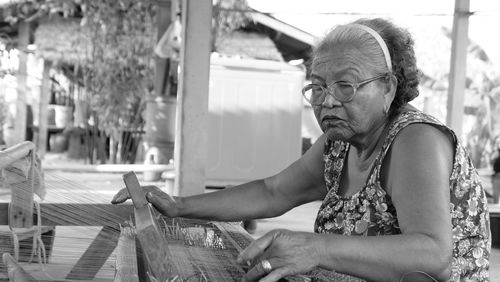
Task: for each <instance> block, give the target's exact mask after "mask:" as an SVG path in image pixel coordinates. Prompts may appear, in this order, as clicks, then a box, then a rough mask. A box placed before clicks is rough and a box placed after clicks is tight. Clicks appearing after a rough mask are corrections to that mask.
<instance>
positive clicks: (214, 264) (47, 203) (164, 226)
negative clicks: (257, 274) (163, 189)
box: [0, 142, 358, 282]
mask: <svg viewBox="0 0 500 282" xmlns="http://www.w3.org/2000/svg"><path fill="white" fill-rule="evenodd" d="M33 150H34V146H33V144H32V143H29V142H25V143H23V144H20V145H18V146H15V147H13V148H9V149H7V150H5V151H0V169H2V173H3V176H4V177H3V179H2V182H1V183H2V184H4V185H3V186H4V187H3V188H2V189H0V239H1V240H0V252H1V253H2V254H4V253H5V255H4V256H3V260H5V261H3V262H2V263H0V281H8V279H9V277H8V275H7V266H6V265H5V264H4V263H8V266H9V268H8V269H9V272H10V273H9V274H10V278H11V281H23V282H24V281H239V280H240V279H241V277H242V276H243V274H244V273H245V271H247V270H248V269H246V267H244V266H241V265H239V264H237V263H236V257H237V255H238V254H239V252H240V251H241V250H242V249H243V248H245V247H246V246H248V244H249V243H250V242H251V241H252V238H251V237H250V236H249V235H248V234H247V233H246V232H245V231H244V230H243V229H242V228H241V226H240V225H239V224H236V223H223V222H209V221H205V220H196V219H184V218H179V219H170V218H166V217H163V216H160V215H158V214H157V213H155V211H154V210H153V209H152V208H150V206H149V204H147V203H145V202H141V200H137V198H138V197H139V198H140V197H144V195H140V193H141V192H142V191H141V190H140V189H137V188H138V187H139V183H138V181H137V179H136V178H135V174H133V173H129V174H126V175H124V182H125V184H126V186H127V188H128V189H129V193H130V194H131V196H132V198H133V200H134V205H132V204H124V205H111V204H109V200H110V199H111V195H109V194H102V193H98V192H95V191H92V190H91V189H88V187H85V186H83V185H81V184H75V183H74V182H72V181H71V180H68V179H65V178H64V177H61V176H60V175H58V174H49V173H45V181H44V180H43V177H42V173H41V167H40V163H39V162H38V161H37V160H36V156H35V155H34V153H33ZM8 178H11V180H7V179H8ZM12 179H13V180H12ZM44 183H45V185H44ZM5 184H7V185H5ZM5 186H10V188H9V187H5ZM44 186H45V187H44ZM0 187H1V186H0ZM68 187H69V188H68ZM134 187H135V188H134ZM134 189H135V190H134ZM134 191H135V192H139V194H138V196H137V195H136V196H134V193H135V192H134ZM34 194H36V195H38V196H37V197H38V198H40V200H39V201H36V200H34ZM42 199H43V200H42ZM143 201H145V199H143ZM142 208H144V209H143V210H144V212H141V209H142ZM134 218H135V221H134V220H133V219H134ZM134 225H136V226H134ZM148 226H150V227H151V226H153V227H152V228H148ZM150 229H152V230H154V231H153V232H143V231H144V230H150ZM145 233H147V234H146V235H144V234H145ZM141 236H142V237H141ZM151 236H153V237H155V238H153V239H151ZM144 238H146V239H144ZM155 242H156V243H155ZM159 242H163V243H161V244H160V243H159ZM158 246H161V247H158ZM155 256H156V257H155ZM158 257H164V260H161V259H158ZM14 274H16V275H17V277H16V278H13V276H14ZM324 275H325V272H317V273H315V274H314V275H312V276H313V277H314V278H316V279H313V280H315V281H358V280H357V279H351V278H349V277H347V276H342V275H340V274H336V273H333V272H328V275H327V276H324ZM287 280H288V281H304V280H309V278H308V277H306V276H296V277H289V278H287Z"/></svg>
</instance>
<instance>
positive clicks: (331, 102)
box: [322, 94, 342, 108]
mask: <svg viewBox="0 0 500 282" xmlns="http://www.w3.org/2000/svg"><path fill="white" fill-rule="evenodd" d="M341 105H342V103H340V101H339V100H337V99H336V98H335V97H334V96H333V95H331V94H327V95H325V100H324V101H323V104H322V106H323V107H329V108H331V107H333V106H341Z"/></svg>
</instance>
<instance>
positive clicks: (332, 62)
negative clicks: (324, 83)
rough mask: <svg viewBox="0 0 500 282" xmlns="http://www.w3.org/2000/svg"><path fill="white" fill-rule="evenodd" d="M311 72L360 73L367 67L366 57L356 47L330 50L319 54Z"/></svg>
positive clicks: (315, 58) (314, 60)
mask: <svg viewBox="0 0 500 282" xmlns="http://www.w3.org/2000/svg"><path fill="white" fill-rule="evenodd" d="M311 67H312V70H313V71H319V72H322V71H328V72H341V71H347V70H359V71H362V70H364V69H365V68H367V67H368V65H367V64H366V56H365V55H364V54H363V53H362V52H361V51H360V50H359V49H358V48H356V47H353V46H346V47H340V48H330V49H328V50H325V51H322V52H319V53H317V54H316V56H315V57H314V59H313V62H312V65H311Z"/></svg>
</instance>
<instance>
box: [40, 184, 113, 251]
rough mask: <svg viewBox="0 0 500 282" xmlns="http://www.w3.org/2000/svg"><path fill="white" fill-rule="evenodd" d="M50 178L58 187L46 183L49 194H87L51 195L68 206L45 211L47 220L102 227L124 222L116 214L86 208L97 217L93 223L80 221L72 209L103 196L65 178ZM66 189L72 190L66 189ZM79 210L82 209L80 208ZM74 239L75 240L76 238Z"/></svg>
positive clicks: (107, 200)
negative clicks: (83, 192) (54, 192)
mask: <svg viewBox="0 0 500 282" xmlns="http://www.w3.org/2000/svg"><path fill="white" fill-rule="evenodd" d="M50 177H51V178H52V179H53V180H56V181H55V182H56V183H57V185H49V184H48V183H49V182H46V184H47V190H48V191H49V192H52V191H51V190H53V189H55V190H59V191H63V192H71V190H73V191H75V190H77V191H78V190H80V191H85V194H81V193H74V194H71V193H70V195H69V196H65V195H67V193H57V194H55V195H54V194H53V193H50V195H53V198H54V200H63V201H62V202H64V203H65V204H67V205H66V206H64V207H62V206H61V207H58V208H57V207H56V208H54V209H50V210H46V211H44V212H45V213H44V215H45V216H46V217H47V218H50V219H51V220H53V221H54V222H57V221H58V220H59V222H61V221H70V222H71V221H74V222H76V223H79V222H83V223H84V224H90V223H91V222H93V223H96V225H101V226H104V225H109V223H110V222H116V224H117V226H118V224H119V222H120V221H121V220H122V218H121V217H119V216H116V215H115V214H113V213H112V212H110V211H108V210H106V209H99V208H93V209H92V208H89V207H85V208H84V210H83V211H84V212H88V213H90V214H92V215H95V217H94V218H93V219H92V221H90V220H82V219H80V218H79V214H78V213H76V212H74V211H73V210H72V209H73V208H76V207H77V206H78V205H79V204H81V203H89V202H91V203H92V202H94V201H95V200H96V199H99V198H102V194H99V193H94V192H93V191H92V189H88V187H86V186H84V185H82V184H79V183H76V182H73V181H72V180H68V179H67V178H64V177H62V176H59V175H56V174H51V175H50ZM47 179H49V175H47ZM66 187H70V188H67V189H66ZM105 201H106V202H109V199H105ZM79 208H80V209H81V208H82V207H81V206H80V207H79ZM72 238H73V239H75V237H72ZM76 238H77V239H78V238H79V239H88V238H87V237H76ZM99 255H100V254H99V253H96V254H94V256H95V257H96V258H97V257H99Z"/></svg>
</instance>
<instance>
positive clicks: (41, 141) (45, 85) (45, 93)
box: [37, 60, 52, 159]
mask: <svg viewBox="0 0 500 282" xmlns="http://www.w3.org/2000/svg"><path fill="white" fill-rule="evenodd" d="M51 65H52V64H51V62H50V61H47V60H44V62H43V73H42V86H41V90H40V107H39V109H38V112H39V115H38V116H39V118H38V140H37V152H38V156H39V157H40V158H41V159H43V157H44V156H45V153H46V152H47V138H48V128H49V126H48V124H49V114H48V113H49V99H50V87H49V82H50V77H49V71H50V67H51Z"/></svg>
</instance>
